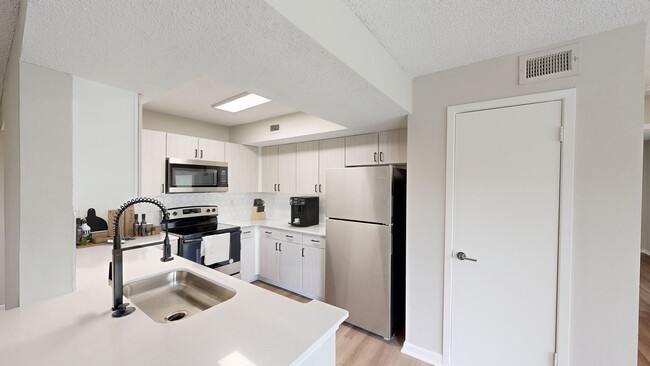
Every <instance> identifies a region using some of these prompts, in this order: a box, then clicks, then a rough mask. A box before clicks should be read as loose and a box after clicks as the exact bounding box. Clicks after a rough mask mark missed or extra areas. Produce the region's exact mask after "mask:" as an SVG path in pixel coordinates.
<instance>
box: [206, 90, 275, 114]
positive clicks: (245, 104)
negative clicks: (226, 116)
mask: <svg viewBox="0 0 650 366" xmlns="http://www.w3.org/2000/svg"><path fill="white" fill-rule="evenodd" d="M270 101H271V100H270V99H266V98H264V97H260V96H259V95H257V94H253V93H243V94H239V95H236V96H234V97H232V98H228V99H226V100H223V101H221V102H219V103H216V104H213V105H212V108H216V109H220V110H222V111H226V112H232V113H237V112H241V111H243V110H245V109H248V108H253V107H256V106H258V105H261V104H264V103H268V102H270Z"/></svg>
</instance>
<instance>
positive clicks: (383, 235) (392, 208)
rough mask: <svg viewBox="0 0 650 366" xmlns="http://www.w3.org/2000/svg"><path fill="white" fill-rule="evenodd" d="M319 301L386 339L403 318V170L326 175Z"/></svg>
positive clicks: (342, 170)
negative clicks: (321, 297) (321, 296)
mask: <svg viewBox="0 0 650 366" xmlns="http://www.w3.org/2000/svg"><path fill="white" fill-rule="evenodd" d="M326 216H327V219H326V236H327V245H326V248H325V255H326V260H325V302H327V303H329V304H332V305H335V306H338V307H340V308H343V309H346V310H347V311H348V312H349V313H350V317H349V318H348V319H347V322H348V323H350V324H353V325H356V326H358V327H360V328H363V329H365V330H368V331H370V332H372V333H375V334H378V335H380V336H382V337H384V338H385V339H390V338H391V337H392V336H393V335H394V334H395V331H396V329H397V327H398V326H401V324H402V323H403V318H404V301H405V299H404V289H405V283H404V282H405V280H404V278H405V268H404V267H405V221H406V170H405V169H400V168H396V167H394V166H374V167H355V168H340V169H328V170H327V196H326Z"/></svg>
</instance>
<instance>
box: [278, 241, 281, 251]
mask: <svg viewBox="0 0 650 366" xmlns="http://www.w3.org/2000/svg"><path fill="white" fill-rule="evenodd" d="M278 244H280V251H282V243H278Z"/></svg>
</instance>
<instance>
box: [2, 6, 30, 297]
mask: <svg viewBox="0 0 650 366" xmlns="http://www.w3.org/2000/svg"><path fill="white" fill-rule="evenodd" d="M25 4H26V0H21V2H20V9H19V12H18V19H17V20H16V30H15V33H14V39H13V42H12V46H11V51H10V54H9V60H8V61H7V70H6V72H5V78H4V87H3V92H2V101H1V104H0V119H2V121H3V122H4V123H5V143H4V144H3V146H2V148H3V150H4V158H5V162H4V168H5V171H4V173H5V174H4V187H5V191H4V198H5V234H4V235H5V236H4V239H5V241H4V244H5V246H4V248H3V249H4V252H5V270H4V273H1V274H2V277H3V282H4V283H3V285H4V291H5V305H6V308H7V309H11V308H14V307H17V306H19V304H20V197H19V195H20V71H19V70H20V52H21V49H22V40H23V29H24V27H25V10H26V9H25Z"/></svg>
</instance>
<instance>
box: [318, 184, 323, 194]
mask: <svg viewBox="0 0 650 366" xmlns="http://www.w3.org/2000/svg"><path fill="white" fill-rule="evenodd" d="M318 193H323V191H321V184H319V185H318Z"/></svg>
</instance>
